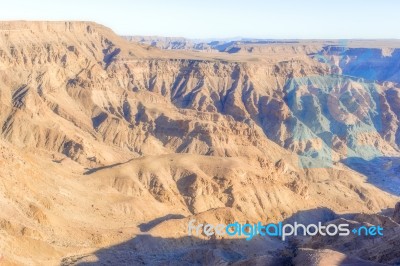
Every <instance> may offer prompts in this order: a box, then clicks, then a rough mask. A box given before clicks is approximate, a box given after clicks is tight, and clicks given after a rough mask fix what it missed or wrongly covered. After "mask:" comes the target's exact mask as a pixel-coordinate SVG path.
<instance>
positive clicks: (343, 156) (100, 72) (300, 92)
mask: <svg viewBox="0 0 400 266" xmlns="http://www.w3.org/2000/svg"><path fill="white" fill-rule="evenodd" d="M399 84H400V42H399V41H395V40H380V41H374V40H348V41H335V40H326V41H324V40H308V41H306V40H303V41H299V40H290V41H289V40H288V41H260V40H247V41H232V42H226V43H222V44H221V43H218V44H212V43H211V44H210V43H199V42H194V41H187V40H184V39H173V38H160V37H146V38H144V37H142V38H139V37H126V36H124V37H122V36H118V35H117V34H115V33H114V32H113V31H112V30H111V29H109V28H107V27H105V26H103V25H99V24H96V23H94V22H26V21H14V22H0V126H1V135H0V206H1V210H2V212H1V213H0V255H1V260H0V262H1V263H4V264H5V265H92V264H93V265H97V264H98V265H110V264H111V265H147V264H148V265H341V264H342V265H385V264H389V265H396V264H399V263H400V245H399V243H400V225H399V223H400V204H397V205H396V203H398V202H400V122H399V121H400V85H399ZM191 219H196V220H197V221H200V222H208V223H230V222H233V221H239V222H250V223H256V222H258V221H264V222H280V221H293V220H298V221H303V222H304V223H311V222H319V221H321V222H324V223H338V222H340V221H347V222H348V223H350V224H352V225H354V226H356V225H364V224H381V225H383V226H385V235H384V236H383V237H381V238H379V239H372V238H354V236H348V237H344V238H338V239H336V238H334V237H332V238H331V237H327V238H321V237H319V236H315V237H303V238H293V239H290V240H289V241H285V242H283V241H281V240H279V239H274V238H262V237H255V238H254V239H252V240H251V241H246V240H244V239H243V238H237V239H236V238H208V237H206V236H205V235H202V236H198V237H193V236H192V237H190V236H188V232H187V225H188V222H189V221H190V220H191Z"/></svg>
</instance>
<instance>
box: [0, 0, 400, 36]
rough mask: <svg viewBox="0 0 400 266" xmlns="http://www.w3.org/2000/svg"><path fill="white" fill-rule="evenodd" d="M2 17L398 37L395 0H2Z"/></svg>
mask: <svg viewBox="0 0 400 266" xmlns="http://www.w3.org/2000/svg"><path fill="white" fill-rule="evenodd" d="M0 3H1V7H0V19H1V20H16V19H18V20H20V19H22V20H90V21H95V22H98V23H101V24H104V25H106V26H108V27H110V28H112V29H113V30H114V31H115V32H117V33H118V34H123V35H161V36H182V37H190V38H207V37H212V38H226V37H236V36H241V37H254V38H339V39H340V38H400V27H399V26H400V15H399V11H400V1H398V0H303V1H301V0H276V1H268V0H244V1H239V0H237V1H235V0H230V1H228V0H203V1H190V0H142V1H132V0H131V1H129V0H106V1H103V0H57V1H56V0H6V1H4V0H2V1H1V2H0Z"/></svg>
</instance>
